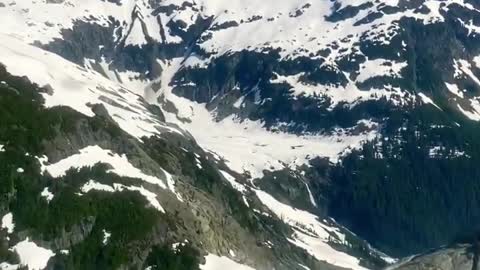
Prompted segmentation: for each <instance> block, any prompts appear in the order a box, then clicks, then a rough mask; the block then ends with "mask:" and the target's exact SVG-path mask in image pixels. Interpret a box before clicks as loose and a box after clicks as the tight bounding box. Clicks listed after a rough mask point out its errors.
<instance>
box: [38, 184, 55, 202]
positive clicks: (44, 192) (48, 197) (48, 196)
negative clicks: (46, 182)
mask: <svg viewBox="0 0 480 270" xmlns="http://www.w3.org/2000/svg"><path fill="white" fill-rule="evenodd" d="M40 196H42V197H43V198H45V200H47V202H50V201H51V200H53V197H54V195H53V193H52V192H50V190H48V187H46V188H44V189H43V190H42V193H40Z"/></svg>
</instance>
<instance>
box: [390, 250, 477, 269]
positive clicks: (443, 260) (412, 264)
mask: <svg viewBox="0 0 480 270" xmlns="http://www.w3.org/2000/svg"><path fill="white" fill-rule="evenodd" d="M478 256H479V254H478V250H475V248H474V246H472V245H458V246H453V247H450V248H445V249H441V250H438V251H434V252H431V253H429V254H424V255H419V256H414V257H411V258H408V259H406V260H405V261H403V262H401V263H399V264H398V265H394V266H391V267H390V268H389V269H392V270H393V269H398V270H417V269H418V270H420V269H438V270H449V269H458V270H470V269H473V270H477V269H479V265H478Z"/></svg>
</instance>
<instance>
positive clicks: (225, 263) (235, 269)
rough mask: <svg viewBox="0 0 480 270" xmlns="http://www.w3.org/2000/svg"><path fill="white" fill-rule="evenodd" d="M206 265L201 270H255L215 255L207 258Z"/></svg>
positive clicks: (209, 255)
mask: <svg viewBox="0 0 480 270" xmlns="http://www.w3.org/2000/svg"><path fill="white" fill-rule="evenodd" d="M205 261H206V262H205V264H203V265H200V269H201V270H225V269H228V270H255V269H254V268H251V267H249V266H246V265H243V264H239V263H237V262H234V261H232V260H231V259H229V258H227V257H219V256H217V255H214V254H208V255H207V256H206V257H205Z"/></svg>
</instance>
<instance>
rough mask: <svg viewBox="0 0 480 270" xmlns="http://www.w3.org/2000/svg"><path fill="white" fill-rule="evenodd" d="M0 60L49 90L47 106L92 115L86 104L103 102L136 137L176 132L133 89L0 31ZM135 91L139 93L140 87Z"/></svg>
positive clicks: (117, 120) (124, 128) (9, 67)
mask: <svg viewBox="0 0 480 270" xmlns="http://www.w3.org/2000/svg"><path fill="white" fill-rule="evenodd" d="M23 2H27V1H23ZM95 2H97V3H104V2H102V1H95ZM1 10H2V9H0V13H1ZM60 14H64V12H63V11H61V12H59V15H60ZM1 16H2V15H0V17H1ZM2 22H3V18H2ZM3 28H4V27H2V29H3ZM0 63H2V64H4V65H5V66H6V67H7V71H8V72H10V73H12V74H13V75H17V76H27V77H28V78H29V79H30V80H31V81H32V82H34V83H37V84H38V85H39V86H48V87H49V88H51V89H53V94H51V95H50V94H47V93H44V94H43V97H44V98H45V105H46V106H47V107H53V106H68V107H71V108H73V109H74V110H76V111H78V112H80V113H83V114H85V115H87V116H93V115H94V113H93V112H92V109H91V108H90V107H89V105H91V104H103V105H104V106H105V108H106V109H107V111H108V113H109V115H110V116H112V118H113V119H114V120H115V121H116V122H117V123H118V125H119V126H120V128H122V129H123V130H125V131H126V132H127V133H129V134H130V135H132V136H134V137H137V138H141V137H143V136H147V137H150V136H152V135H155V134H160V132H161V131H160V130H168V131H173V132H178V131H176V130H175V129H173V128H171V127H168V126H166V125H164V124H163V123H161V122H160V121H159V120H158V119H157V118H156V117H155V116H154V115H152V114H151V113H150V112H149V111H148V109H147V108H146V104H145V103H144V102H143V100H142V98H141V96H139V95H138V94H137V93H136V92H133V91H130V90H128V89H127V88H125V87H124V86H122V85H120V84H118V83H115V82H112V81H111V80H109V79H107V78H105V77H103V76H102V75H100V74H98V73H96V72H94V71H91V70H87V69H85V68H83V67H80V66H78V65H75V64H73V63H71V62H69V61H67V60H65V59H64V58H62V57H60V56H58V55H55V54H53V53H49V52H46V51H44V50H42V49H40V48H37V47H34V46H31V45H28V44H26V43H25V41H23V40H22V39H21V38H19V37H18V35H15V36H14V35H5V34H1V32H0ZM137 91H140V94H141V93H142V91H143V89H137Z"/></svg>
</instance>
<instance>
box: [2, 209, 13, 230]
mask: <svg viewBox="0 0 480 270" xmlns="http://www.w3.org/2000/svg"><path fill="white" fill-rule="evenodd" d="M2 229H7V232H8V233H9V234H10V233H13V230H14V229H15V223H13V214H12V213H8V214H6V215H4V216H3V217H2Z"/></svg>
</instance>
